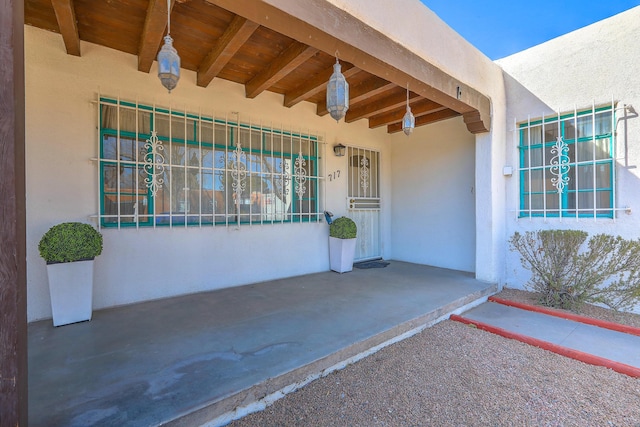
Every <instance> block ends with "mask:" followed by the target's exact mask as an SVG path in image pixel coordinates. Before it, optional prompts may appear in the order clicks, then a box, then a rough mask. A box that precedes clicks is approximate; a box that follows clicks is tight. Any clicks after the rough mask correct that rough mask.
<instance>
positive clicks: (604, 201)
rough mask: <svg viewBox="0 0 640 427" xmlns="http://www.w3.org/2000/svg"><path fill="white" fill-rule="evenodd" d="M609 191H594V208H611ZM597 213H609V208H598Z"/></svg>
mask: <svg viewBox="0 0 640 427" xmlns="http://www.w3.org/2000/svg"><path fill="white" fill-rule="evenodd" d="M611 200H612V197H611V191H610V190H609V191H598V192H596V208H598V209H602V208H604V209H611V208H612V206H611ZM597 213H599V214H611V211H610V210H599V211H598V212H597Z"/></svg>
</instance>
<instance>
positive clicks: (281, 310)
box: [28, 261, 497, 427]
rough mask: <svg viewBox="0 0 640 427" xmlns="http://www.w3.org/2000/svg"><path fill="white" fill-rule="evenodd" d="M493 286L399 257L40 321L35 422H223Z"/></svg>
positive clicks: (33, 351) (32, 398) (33, 388)
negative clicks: (64, 322) (72, 319)
mask: <svg viewBox="0 0 640 427" xmlns="http://www.w3.org/2000/svg"><path fill="white" fill-rule="evenodd" d="M495 292H497V286H496V285H494V284H488V283H483V282H480V281H477V280H475V279H474V277H473V274H469V273H464V272H459V271H452V270H445V269H440V268H435V267H428V266H423V265H416V264H409V263H404V262H398V261H391V263H390V265H388V266H387V267H386V268H372V269H354V270H353V272H350V273H346V274H337V273H333V272H326V273H318V274H312V275H306V276H300V277H294V278H288V279H282V280H275V281H270V282H264V283H258V284H253V285H247V286H242V287H236V288H229V289H223V290H218V291H212V292H207V293H199V294H194V295H187V296H181V297H175V298H169V299H164V300H159V301H152V302H146V303H141V304H133V305H129V306H124V307H119V308H114V309H107V310H101V311H97V312H94V314H93V320H91V321H90V322H84V323H77V324H74V325H68V326H63V327H58V328H54V327H53V326H52V323H51V321H50V320H47V321H41V322H35V323H32V324H30V325H29V329H28V335H29V336H28V339H29V425H31V426H35V427H37V426H47V427H53V426H87V425H105V426H107V425H108V426H114V425H117V426H145V427H146V426H153V425H176V426H193V425H201V424H203V423H207V422H210V421H211V420H215V422H214V423H213V424H221V423H224V422H225V420H230V419H231V418H233V417H235V416H237V415H238V414H241V413H242V412H243V411H245V409H242V408H243V407H247V406H249V407H251V405H255V402H257V401H259V400H260V399H262V398H264V397H265V396H269V395H272V397H273V396H278V395H279V394H280V391H281V390H283V389H285V388H287V389H288V390H293V389H295V388H296V387H298V386H301V385H303V384H305V383H307V382H308V381H310V380H312V379H314V378H317V377H318V376H320V375H321V374H323V373H327V372H329V371H331V370H335V369H337V368H339V367H341V366H343V365H344V364H345V363H348V362H351V361H354V360H357V359H358V358H361V357H363V356H365V355H367V354H369V353H370V352H372V351H375V350H377V349H378V348H380V347H381V346H383V345H387V344H389V343H391V342H395V341H397V340H399V339H401V338H404V337H406V336H410V335H412V334H414V333H416V332H418V331H420V330H422V329H423V328H424V327H427V326H430V325H432V324H434V323H436V322H437V321H440V320H443V319H445V318H446V317H448V315H449V314H451V313H453V312H455V313H460V312H462V311H463V310H464V309H468V308H469V307H471V306H474V305H477V304H479V303H481V302H483V301H484V300H486V298H487V297H488V296H489V295H491V294H493V293H495ZM238 408H240V409H238ZM236 410H237V412H234V411H236Z"/></svg>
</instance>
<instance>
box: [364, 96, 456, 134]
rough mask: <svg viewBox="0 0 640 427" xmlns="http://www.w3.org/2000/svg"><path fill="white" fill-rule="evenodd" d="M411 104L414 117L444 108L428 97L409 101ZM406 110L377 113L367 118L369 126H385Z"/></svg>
mask: <svg viewBox="0 0 640 427" xmlns="http://www.w3.org/2000/svg"><path fill="white" fill-rule="evenodd" d="M409 105H410V106H411V112H412V113H413V115H414V116H415V117H419V116H423V115H425V114H429V113H435V112H436V111H440V110H444V109H445V107H443V106H442V105H440V104H438V103H437V102H433V101H431V100H430V99H421V100H418V101H414V102H413V103H411V102H410V103H409ZM406 112H407V109H406V108H399V109H398V110H395V111H389V112H388V113H383V114H378V115H375V116H372V117H370V118H369V128H371V129H373V128H377V127H380V126H385V125H388V124H391V123H395V122H399V121H401V120H402V118H403V117H404V115H405V113H406Z"/></svg>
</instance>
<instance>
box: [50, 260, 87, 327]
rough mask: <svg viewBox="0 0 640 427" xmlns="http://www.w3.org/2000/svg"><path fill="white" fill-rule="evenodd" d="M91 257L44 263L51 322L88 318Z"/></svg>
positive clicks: (63, 322)
mask: <svg viewBox="0 0 640 427" xmlns="http://www.w3.org/2000/svg"><path fill="white" fill-rule="evenodd" d="M93 263H94V261H93V260H88V261H76V262H65V263H60V264H47V275H48V276H49V295H50V296H51V312H52V314H53V326H62V325H68V324H69V323H76V322H83V321H85V320H91V314H92V310H93Z"/></svg>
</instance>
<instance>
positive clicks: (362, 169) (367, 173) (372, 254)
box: [347, 147, 382, 261]
mask: <svg viewBox="0 0 640 427" xmlns="http://www.w3.org/2000/svg"><path fill="white" fill-rule="evenodd" d="M347 154H348V156H349V169H348V171H349V172H348V184H349V192H348V195H349V196H348V197H347V210H348V212H349V214H348V215H349V216H350V217H351V218H352V219H353V220H354V221H355V223H356V225H357V226H358V240H357V243H356V256H355V260H356V261H364V260H367V259H375V258H380V257H381V256H382V251H381V247H380V246H381V245H380V153H379V152H378V151H374V150H369V149H364V148H355V147H348V148H347Z"/></svg>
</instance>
